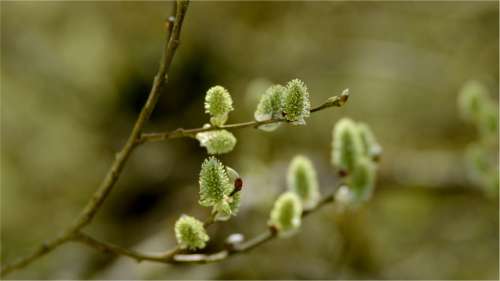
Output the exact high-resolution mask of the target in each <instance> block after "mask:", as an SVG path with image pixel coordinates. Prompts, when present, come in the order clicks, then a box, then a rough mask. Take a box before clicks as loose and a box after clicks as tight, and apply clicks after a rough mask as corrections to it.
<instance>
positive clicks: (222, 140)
mask: <svg viewBox="0 0 500 281" xmlns="http://www.w3.org/2000/svg"><path fill="white" fill-rule="evenodd" d="M196 139H197V140H198V141H199V142H200V145H201V146H203V147H205V148H206V149H207V152H208V154H224V153H228V152H231V151H232V150H233V148H234V146H235V145H236V138H235V137H234V135H233V134H232V133H231V132H229V131H227V130H217V131H208V132H202V133H198V134H196Z"/></svg>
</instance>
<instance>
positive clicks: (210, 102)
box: [205, 86, 234, 126]
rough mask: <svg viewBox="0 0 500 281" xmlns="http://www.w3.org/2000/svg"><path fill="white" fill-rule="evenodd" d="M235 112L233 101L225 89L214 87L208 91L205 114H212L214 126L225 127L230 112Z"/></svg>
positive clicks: (211, 119)
mask: <svg viewBox="0 0 500 281" xmlns="http://www.w3.org/2000/svg"><path fill="white" fill-rule="evenodd" d="M233 110H234V108H233V100H232V98H231V95H230V94H229V92H228V91H227V90H226V89H225V88H224V87H222V86H214V87H212V88H210V89H208V91H207V94H206V95H205V113H208V114H210V116H211V118H210V123H212V125H214V126H222V125H224V124H225V123H226V121H227V118H228V114H229V112H231V111H233Z"/></svg>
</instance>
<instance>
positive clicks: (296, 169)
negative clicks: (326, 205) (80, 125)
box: [287, 155, 320, 209]
mask: <svg viewBox="0 0 500 281" xmlns="http://www.w3.org/2000/svg"><path fill="white" fill-rule="evenodd" d="M287 184H288V190H290V191H292V192H294V193H295V194H297V195H298V196H299V198H300V200H301V202H302V205H303V207H304V209H310V208H313V207H315V206H316V204H318V201H319V197H320V193H319V187H318V179H317V176H316V170H315V169H314V166H313V164H312V162H311V161H310V160H309V159H308V158H306V157H304V156H301V155H298V156H295V157H294V158H293V159H292V162H291V163H290V166H289V167H288V175H287Z"/></svg>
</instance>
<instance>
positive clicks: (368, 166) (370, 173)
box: [350, 157, 376, 202]
mask: <svg viewBox="0 0 500 281" xmlns="http://www.w3.org/2000/svg"><path fill="white" fill-rule="evenodd" d="M375 172H376V167H375V164H374V163H373V162H372V161H371V160H370V159H369V158H367V157H362V158H360V159H358V161H357V162H356V165H355V166H354V170H353V172H352V175H351V178H350V188H351V189H352V192H353V194H354V197H355V198H354V199H355V201H357V202H364V201H367V200H368V199H370V197H371V195H372V193H373V189H374V187H375Z"/></svg>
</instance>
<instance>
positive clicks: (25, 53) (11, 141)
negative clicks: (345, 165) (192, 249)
mask: <svg viewBox="0 0 500 281" xmlns="http://www.w3.org/2000/svg"><path fill="white" fill-rule="evenodd" d="M0 7H1V38H2V40H1V143H2V145H1V262H2V264H3V263H5V262H8V261H12V260H13V259H15V258H16V257H18V256H21V255H23V254H27V253H29V252H30V251H32V250H33V248H34V247H35V245H37V244H39V243H40V242H42V241H44V240H46V239H48V238H50V237H52V236H54V235H55V234H57V233H58V231H59V230H60V229H62V228H63V227H65V226H66V225H68V224H69V223H70V222H71V221H72V219H73V218H74V217H75V216H76V215H77V214H78V212H79V211H80V209H81V208H82V207H83V206H84V204H85V203H86V201H87V200H88V199H89V197H90V195H91V194H92V192H93V191H94V190H95V189H96V187H97V185H98V183H99V181H100V180H101V178H102V177H103V176H104V173H105V172H106V170H107V168H108V166H109V165H110V163H111V162H112V160H113V157H114V153H115V152H116V151H117V150H118V149H119V148H120V147H121V145H122V144H123V143H124V142H125V140H126V137H127V136H128V133H129V131H130V129H131V127H132V124H133V122H134V120H135V118H136V116H137V114H138V112H139V110H140V108H141V106H142V104H143V102H144V101H145V99H146V95H147V93H148V91H149V88H150V85H151V82H152V78H153V75H154V74H155V73H156V71H157V66H158V61H159V57H160V54H161V48H162V44H163V42H162V38H163V36H162V34H163V24H164V20H165V19H166V17H167V16H168V15H169V14H170V9H171V3H166V2H49V1H46V2H2V3H1V4H0ZM498 11H499V3H498V2H479V1H471V2H420V3H418V2H307V3H306V2H193V3H191V6H190V8H189V11H188V14H187V17H186V21H185V26H184V29H183V33H182V37H181V41H182V43H181V45H180V47H179V49H178V52H177V55H176V58H175V59H174V63H173V65H172V69H171V70H172V71H171V75H170V77H169V78H170V81H169V83H168V85H167V86H166V87H165V88H164V90H163V94H162V96H161V98H160V100H159V103H158V106H157V108H156V110H155V112H154V114H153V116H152V119H151V122H150V123H149V124H148V125H147V131H165V130H169V129H174V128H177V127H184V128H190V127H199V126H201V125H202V124H203V123H205V122H207V120H208V116H207V115H206V114H204V113H203V97H204V94H205V91H206V90H207V89H208V88H209V87H210V86H213V85H216V84H220V85H223V86H225V87H226V88H227V89H229V91H230V92H231V94H232V96H233V100H234V106H235V108H236V110H235V111H234V112H233V113H231V115H230V119H229V122H240V121H248V120H251V119H252V118H253V111H254V109H255V106H256V104H257V101H258V96H259V95H260V94H261V93H262V90H261V87H262V85H264V84H265V83H267V81H271V82H274V83H285V82H286V81H288V80H291V79H293V78H300V79H302V80H303V81H304V82H305V83H306V84H307V85H308V87H309V91H310V93H311V99H312V103H313V105H317V104H319V103H321V102H322V101H323V100H325V99H326V98H328V97H329V96H332V95H335V94H338V93H340V92H341V91H342V90H343V89H344V88H349V89H350V91H351V99H350V100H349V103H348V104H347V105H346V106H345V107H343V108H341V109H337V108H333V109H330V110H325V111H321V112H319V113H315V114H313V115H312V116H311V118H310V119H308V121H307V126H302V127H292V126H281V128H280V129H278V130H277V131H275V132H272V133H266V132H262V131H256V130H251V129H247V130H240V131H236V133H235V134H236V136H237V138H238V144H237V146H236V149H235V151H234V152H233V153H230V154H228V155H224V156H223V157H221V158H222V160H223V161H224V163H225V164H227V165H230V166H232V167H234V168H236V169H237V170H238V171H240V174H241V175H242V177H243V178H244V180H245V190H244V191H243V194H242V200H243V202H242V208H241V210H240V213H239V215H238V216H237V217H236V218H233V219H232V220H230V221H229V222H228V223H225V224H221V225H220V226H218V227H216V228H212V229H210V231H209V234H210V235H211V243H210V246H209V248H208V249H207V251H213V250H216V249H219V248H220V247H221V246H222V243H223V241H224V238H225V237H226V236H227V235H228V234H230V233H233V232H239V233H243V234H245V235H246V236H247V237H250V236H252V235H254V234H257V233H259V232H261V231H262V230H263V229H264V228H265V223H266V221H267V218H268V212H269V209H270V208H271V206H272V203H273V200H274V199H275V198H276V196H277V195H278V194H279V193H280V192H281V191H282V190H284V188H285V175H286V168H287V165H288V162H289V161H290V159H291V158H292V157H293V156H294V155H295V154H304V155H306V156H308V157H309V158H311V159H312V160H313V162H314V164H315V166H316V168H317V170H318V174H319V176H320V179H319V180H320V183H321V186H322V190H323V191H324V192H327V191H328V190H333V189H334V188H335V183H336V178H335V175H334V171H333V168H332V167H331V165H330V159H329V157H330V155H329V151H330V143H331V129H332V127H333V125H334V124H335V122H336V121H337V120H338V119H339V118H341V117H343V116H348V117H351V118H353V119H355V120H359V121H364V122H366V123H368V124H370V125H371V126H372V128H373V130H374V132H375V134H376V135H377V136H378V140H379V142H380V143H381V144H382V146H383V147H384V155H383V157H382V162H381V167H380V171H379V172H380V173H379V177H378V183H377V189H376V192H375V194H374V197H373V199H372V200H371V201H370V202H369V203H368V204H366V205H365V206H363V207H362V208H361V209H360V210H358V211H357V212H356V213H354V214H351V215H349V216H347V217H344V218H342V219H339V217H338V215H337V214H336V212H335V208H333V207H332V206H328V207H326V208H324V209H323V210H321V212H319V213H317V214H315V215H314V216H311V217H309V218H307V220H305V221H304V223H303V227H302V228H301V230H300V232H299V233H298V234H296V235H295V236H293V237H291V238H289V239H281V240H275V241H272V242H270V243H268V244H266V245H264V246H262V247H260V248H257V249H255V250H254V251H252V252H250V253H248V254H245V255H240V256H235V257H234V258H231V259H230V260H226V261H224V262H221V263H218V264H211V265H201V266H177V267H175V266H168V265H162V264H153V263H148V262H144V263H141V264H136V263H135V262H134V261H132V260H130V259H127V258H122V257H118V258H117V257H115V256H112V255H105V254H102V253H100V252H96V251H94V250H93V249H89V248H86V247H84V246H82V245H79V244H73V243H70V244H66V245H64V246H62V247H60V248H59V249H57V250H56V251H55V252H53V253H52V254H50V255H48V256H46V257H45V258H43V259H41V260H39V261H37V262H36V263H34V264H33V265H32V266H30V267H29V268H27V269H25V270H23V271H20V272H17V273H14V274H12V275H10V276H9V277H10V278H18V279H26V278H31V279H498V278H499V273H498V270H499V267H498V263H499V257H498V256H499V221H498V219H499V217H498V210H499V209H498V206H499V205H498V200H497V199H496V198H488V197H487V196H485V194H484V193H483V192H482V190H481V189H480V188H479V187H478V186H475V185H474V184H472V183H471V182H470V181H469V180H468V178H467V177H466V174H467V172H466V168H465V165H464V161H463V154H464V149H465V147H466V145H467V144H468V143H470V142H472V141H473V140H475V139H476V138H477V133H476V131H475V129H474V128H473V127H472V126H469V125H467V124H465V123H464V122H462V121H461V119H460V118H459V114H458V112H457V109H456V107H457V106H456V97H457V93H458V91H459V89H460V88H461V86H462V85H463V83H464V82H466V81H467V80H469V79H477V80H479V81H481V82H483V83H484V84H485V85H486V86H487V87H488V88H489V89H490V91H491V94H492V95H493V96H494V99H495V100H498V92H499V88H498V82H499V81H498V77H499V70H498V61H499V27H498V21H499V12H498ZM495 153H496V154H497V155H498V150H497V151H496V152H495ZM205 157H206V152H205V150H204V149H202V148H200V147H199V145H198V143H197V142H196V141H194V140H191V139H183V140H173V141H169V142H161V143H152V144H146V145H144V146H141V147H140V148H139V149H137V150H136V151H135V152H134V154H133V156H132V157H131V159H130V161H129V162H128V164H127V166H126V168H125V171H124V173H123V175H122V177H121V179H120V181H119V182H118V184H117V185H116V187H115V189H114V190H113V192H112V194H111V196H110V197H109V198H108V200H107V201H106V203H105V204H104V207H103V208H102V209H101V210H100V212H99V213H98V215H97V217H96V219H95V221H94V222H93V223H92V225H91V226H90V227H89V228H88V232H90V233H92V234H94V235H95V236H97V237H99V238H102V239H105V240H108V241H113V242H114V243H116V244H119V245H124V246H128V247H133V248H136V249H141V250H147V251H161V250H164V249H167V248H169V247H171V246H173V245H174V244H175V238H174V233H173V224H174V222H175V220H176V219H177V218H178V217H179V215H181V214H183V213H186V214H191V215H194V216H197V217H199V218H204V217H205V216H206V215H207V213H208V210H207V209H204V208H202V207H200V206H199V205H198V204H197V200H198V184H197V182H198V172H199V169H200V165H201V162H202V160H203V159H204V158H205Z"/></svg>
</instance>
